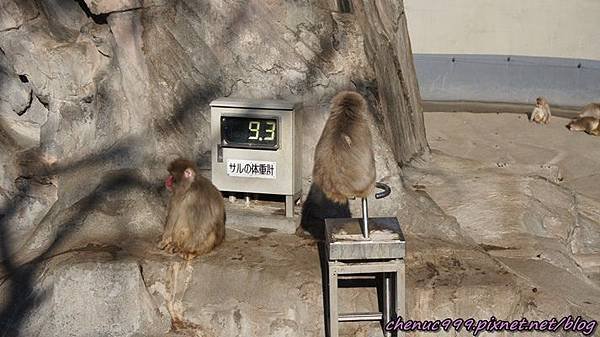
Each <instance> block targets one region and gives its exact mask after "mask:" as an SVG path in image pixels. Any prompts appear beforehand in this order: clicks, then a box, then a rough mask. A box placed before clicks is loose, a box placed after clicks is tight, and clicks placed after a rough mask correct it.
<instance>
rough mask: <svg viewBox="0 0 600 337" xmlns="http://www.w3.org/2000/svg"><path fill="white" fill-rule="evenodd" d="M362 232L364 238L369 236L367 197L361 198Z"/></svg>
mask: <svg viewBox="0 0 600 337" xmlns="http://www.w3.org/2000/svg"><path fill="white" fill-rule="evenodd" d="M361 225H362V226H361V227H362V232H363V237H364V238H365V239H368V238H369V206H368V204H367V198H362V223H361Z"/></svg>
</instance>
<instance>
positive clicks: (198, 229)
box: [163, 160, 225, 259]
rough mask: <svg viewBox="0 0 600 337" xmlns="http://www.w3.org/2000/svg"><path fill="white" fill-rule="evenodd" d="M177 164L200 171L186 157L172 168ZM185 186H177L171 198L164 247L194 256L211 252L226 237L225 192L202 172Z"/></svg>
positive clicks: (187, 255)
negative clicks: (223, 193)
mask: <svg viewBox="0 0 600 337" xmlns="http://www.w3.org/2000/svg"><path fill="white" fill-rule="evenodd" d="M173 164H175V165H173ZM177 165H179V166H181V167H190V168H192V169H193V170H194V172H196V171H195V166H193V163H191V162H189V161H183V160H181V161H179V162H173V163H172V165H171V166H170V169H171V168H173V167H174V166H177ZM184 169H185V168H183V169H181V172H183V170H184ZM175 170H177V168H175ZM177 188H179V190H178V189H177ZM184 188H185V187H178V186H176V187H175V189H174V192H173V194H172V195H171V199H170V200H169V206H168V214H167V223H166V226H165V233H164V235H163V241H165V242H164V243H163V246H165V247H166V248H167V249H168V250H170V251H171V252H174V253H177V254H179V255H181V256H182V257H183V258H185V259H190V258H193V257H195V256H198V255H202V254H206V253H208V252H210V251H211V250H212V249H213V248H214V247H216V246H217V245H219V244H220V243H221V242H222V241H223V239H224V238H225V204H224V202H223V197H222V195H221V192H219V190H217V188H216V187H215V186H214V185H213V184H212V182H211V181H210V180H208V179H206V178H204V177H202V176H201V175H199V174H195V176H194V179H193V181H192V182H191V184H190V186H189V188H187V189H185V190H184Z"/></svg>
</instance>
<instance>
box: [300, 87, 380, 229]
mask: <svg viewBox="0 0 600 337" xmlns="http://www.w3.org/2000/svg"><path fill="white" fill-rule="evenodd" d="M366 114H367V102H366V101H365V99H364V98H363V97H362V96H361V95H360V94H358V93H357V92H354V91H342V92H340V93H338V94H337V95H335V96H334V97H333V99H332V100H331V106H330V113H329V118H328V119H327V122H326V123H325V127H324V128H323V132H322V133H321V137H320V138H319V141H318V142H317V146H316V148H315V154H314V167H313V179H312V185H311V188H310V191H309V193H308V196H307V199H306V201H305V202H304V204H303V207H302V217H301V221H300V227H299V228H298V230H299V231H302V230H304V231H307V232H309V233H310V234H311V235H312V236H313V237H315V238H317V239H322V237H323V232H324V231H323V229H324V227H325V226H324V224H325V218H349V217H350V209H349V205H348V199H349V198H355V197H356V198H366V197H367V196H368V195H369V194H370V193H371V192H372V191H373V189H374V188H375V177H376V172H375V156H374V154H373V144H372V141H371V131H370V129H369V124H368V122H367V119H366ZM297 232H298V231H297Z"/></svg>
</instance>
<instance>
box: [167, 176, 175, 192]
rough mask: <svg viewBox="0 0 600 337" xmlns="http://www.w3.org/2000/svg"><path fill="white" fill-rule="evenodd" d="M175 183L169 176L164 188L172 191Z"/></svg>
mask: <svg viewBox="0 0 600 337" xmlns="http://www.w3.org/2000/svg"><path fill="white" fill-rule="evenodd" d="M174 183H175V178H174V177H173V176H172V175H170V176H169V177H168V178H167V180H165V187H166V188H167V189H168V190H169V191H173V184H174Z"/></svg>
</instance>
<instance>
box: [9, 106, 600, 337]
mask: <svg viewBox="0 0 600 337" xmlns="http://www.w3.org/2000/svg"><path fill="white" fill-rule="evenodd" d="M563 122H565V121H564V120H555V121H553V123H552V124H551V125H550V126H549V127H541V126H537V125H532V124H529V123H528V122H527V121H526V120H525V119H524V117H523V116H517V115H510V114H503V115H487V114H486V115H482V114H458V113H454V114H444V113H435V114H433V113H431V114H427V115H426V123H427V127H428V129H427V130H428V137H429V139H430V142H431V147H432V154H431V155H430V156H428V157H427V158H425V159H424V160H422V161H419V162H416V163H414V164H413V165H411V166H410V167H406V168H404V169H403V179H404V185H405V186H406V188H405V189H404V188H402V187H400V186H401V185H398V184H399V183H400V182H399V181H396V180H394V179H391V178H389V177H390V176H394V175H396V174H398V172H395V173H394V172H389V171H386V169H385V168H384V167H382V165H383V163H384V160H383V159H385V157H386V156H385V153H386V152H385V151H383V152H381V151H378V155H377V158H378V159H377V164H378V170H379V172H380V173H383V177H386V176H388V178H387V179H388V180H390V181H391V183H392V185H393V186H395V191H396V193H395V196H392V200H391V201H382V203H383V202H385V203H387V202H391V203H395V204H396V205H398V204H399V205H400V207H399V208H396V209H397V214H396V215H397V216H398V218H399V220H400V221H401V223H402V226H403V230H404V231H405V234H406V237H407V240H408V248H407V254H408V255H407V274H408V275H407V276H408V279H407V292H408V298H407V307H408V316H409V318H412V319H422V320H424V319H435V318H437V319H443V318H446V317H455V318H458V317H464V318H467V317H475V318H481V319H485V318H489V317H490V316H495V317H497V318H499V319H520V318H521V317H527V318H529V319H539V320H542V319H550V318H551V317H563V316H565V315H569V314H573V315H582V316H583V317H585V318H588V319H590V318H591V319H596V320H597V319H599V318H600V282H599V280H600V278H599V277H598V275H599V274H600V273H599V270H598V269H599V265H600V264H599V262H600V249H599V247H600V215H599V212H600V211H599V210H600V202H599V201H598V200H597V199H595V198H593V197H592V196H588V195H585V194H584V192H585V189H584V190H582V191H580V190H578V188H577V186H578V185H570V179H569V178H568V177H576V179H579V180H580V179H582V177H583V176H584V174H585V173H586V172H588V171H587V170H588V169H589V168H586V166H584V165H582V166H580V167H571V166H565V169H563V167H562V166H561V161H560V160H555V161H552V159H553V158H555V156H551V155H549V154H548V153H550V152H552V151H554V152H555V153H563V151H564V152H567V151H569V146H571V145H570V144H571V142H576V144H578V145H580V146H582V147H584V146H585V147H586V148H590V149H591V148H593V147H594V146H595V145H596V142H597V141H598V138H594V137H591V136H587V135H584V134H571V133H568V132H562V129H561V128H560V126H561V124H563ZM492 123H494V124H495V125H498V126H499V127H498V128H497V129H494V128H492V127H491V126H489V125H491V124H492ZM486 127H489V133H490V134H494V133H495V132H498V136H496V137H489V136H487V137H482V134H486V133H485V128H486ZM472 130H478V132H470V131H472ZM551 130H555V132H551ZM502 132H506V134H505V135H506V137H500V134H501V133H502ZM544 134H551V135H552V136H553V141H552V143H551V144H552V145H543V144H541V143H542V142H541V140H543V139H545V138H544ZM520 142H524V143H526V144H530V143H531V142H536V144H538V145H537V146H538V147H536V149H537V148H541V149H542V150H541V151H537V152H536V151H532V152H531V153H530V155H529V156H527V155H525V154H524V153H523V152H522V151H525V150H524V149H523V148H521V147H520V146H519V143H520ZM474 144H479V146H475V145H474ZM494 149H495V150H494ZM573 151H581V152H583V149H579V150H571V152H573ZM536 153H539V154H540V155H536ZM515 158H526V159H527V160H526V161H525V160H524V161H521V160H520V159H519V160H518V159H515ZM569 167H571V169H570V170H568V168H569ZM592 178H593V176H592ZM590 179H591V178H590ZM371 204H372V207H373V212H372V213H373V214H374V215H384V214H385V215H389V211H386V209H387V210H389V209H393V208H392V207H390V205H384V206H383V207H382V205H378V204H377V202H376V201H373V202H372V203H371ZM112 209H113V210H114V208H112ZM228 211H229V213H230V214H231V215H232V217H231V219H233V220H232V222H231V223H229V224H228V232H227V240H226V241H225V243H224V244H223V245H222V246H220V247H219V248H217V249H216V250H215V251H213V252H212V253H210V254H208V255H206V256H203V257H200V258H197V259H195V260H193V261H191V262H185V261H182V260H180V259H178V258H176V257H172V256H168V255H165V254H163V253H162V252H161V251H159V250H157V249H156V248H155V246H154V240H155V239H156V237H157V235H158V233H159V232H160V228H155V229H148V230H147V231H148V232H150V233H151V234H152V233H153V234H152V235H148V237H147V239H144V240H134V241H131V242H129V243H128V244H124V242H118V241H117V242H114V241H113V244H110V243H109V242H108V241H106V242H102V243H98V244H88V245H86V246H84V247H82V248H77V249H73V250H67V251H65V252H62V253H60V254H58V255H55V256H48V257H45V259H43V260H41V261H37V262H36V263H35V264H33V263H32V264H26V265H24V266H21V267H20V268H18V269H17V271H16V272H15V274H13V275H11V276H12V277H11V278H8V279H5V280H4V281H3V282H2V285H1V286H0V294H2V296H3V302H2V303H5V304H6V303H9V304H12V305H13V306H12V307H11V308H13V310H12V311H10V315H8V316H9V317H10V318H12V319H13V321H12V324H13V325H14V326H16V327H18V328H19V329H20V331H21V333H22V335H23V336H64V335H65V332H68V333H69V334H68V335H72V336H82V335H88V336H172V337H174V336H278V337H279V336H322V335H323V334H324V327H323V298H322V294H323V289H322V270H321V267H320V262H319V260H320V258H319V249H318V247H317V245H316V244H315V243H314V242H312V241H311V240H306V239H301V238H298V237H296V236H294V235H292V234H288V232H289V231H290V229H289V228H288V227H289V226H290V225H291V224H290V222H288V221H285V220H284V219H283V218H282V217H281V215H278V214H277V213H278V212H277V210H276V206H273V205H272V204H271V205H267V206H264V205H263V206H257V205H256V204H254V203H253V205H252V206H251V207H250V208H245V206H244V205H243V202H240V201H239V200H238V202H236V203H235V204H229V205H228ZM261 211H262V212H265V213H266V214H267V215H268V216H267V221H266V222H265V224H264V225H263V224H262V223H261V221H260V217H258V216H257V215H256V214H257V213H260V212H261ZM105 213H107V210H105V211H104V212H95V213H92V217H95V216H103V217H105V218H104V219H105V221H108V219H110V218H111V217H112V218H114V219H119V218H118V217H117V218H115V217H114V216H111V215H110V214H105ZM247 213H248V214H250V215H249V216H248V217H245V216H244V214H247ZM278 216H279V217H280V218H279V220H277V217H278ZM244 219H247V222H246V223H244ZM113 221H116V220H113ZM120 221H122V219H121V220H120ZM94 223H99V222H97V219H96V220H95V221H94ZM84 232H86V231H84ZM101 233H102V231H98V232H96V234H97V235H99V237H102V236H101V235H100V234H101ZM88 234H89V233H88ZM75 236H77V235H75ZM124 237H126V236H124ZM81 240H83V239H81ZM95 241H101V240H95ZM29 265H30V266H31V268H28V266H29ZM34 265H35V268H34V267H33V266H34ZM27 285H31V289H32V291H29V292H27V291H28V288H27ZM342 291H343V292H342V295H341V306H342V311H361V310H373V309H375V308H376V305H377V295H376V291H375V289H374V288H373V287H367V288H359V289H357V288H344V289H342ZM23 292H26V293H23ZM15 294H20V295H21V296H23V297H24V298H26V299H29V300H28V301H22V300H16V299H15V298H14V296H15ZM5 317H6V316H5ZM342 327H343V330H342V333H343V335H345V336H379V334H380V330H379V329H378V326H377V325H376V324H354V323H352V324H342ZM414 335H415V336H428V335H430V334H429V333H415V334H414ZM436 335H446V336H457V335H460V336H463V335H468V333H466V332H463V333H462V334H456V333H455V332H450V333H437V334H436ZM483 335H485V334H483ZM496 335H497V336H503V335H505V336H508V335H509V334H508V333H506V334H494V336H496ZM528 335H530V336H566V335H567V334H565V333H561V332H558V333H543V332H533V333H528ZM573 335H577V334H573Z"/></svg>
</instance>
